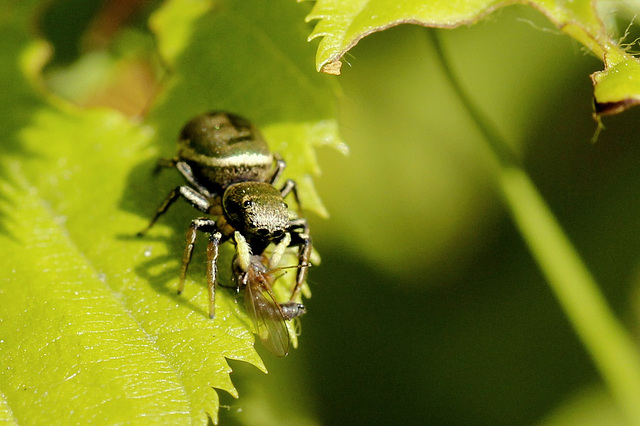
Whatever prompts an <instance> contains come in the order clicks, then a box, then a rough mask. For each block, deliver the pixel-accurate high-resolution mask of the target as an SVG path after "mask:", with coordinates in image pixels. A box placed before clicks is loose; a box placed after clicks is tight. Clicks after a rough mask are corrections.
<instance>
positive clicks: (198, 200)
mask: <svg viewBox="0 0 640 426" xmlns="http://www.w3.org/2000/svg"><path fill="white" fill-rule="evenodd" d="M179 197H182V198H184V199H185V200H186V201H187V202H188V203H189V204H191V205H192V206H193V207H194V208H196V209H198V210H200V211H201V212H203V213H209V210H210V209H211V203H210V202H209V200H208V199H207V198H206V197H205V196H204V195H202V194H200V193H198V192H197V191H196V190H195V189H193V188H191V187H189V186H184V185H183V186H178V187H177V188H174V189H173V190H172V191H171V192H169V195H167V198H165V200H164V201H163V202H162V204H160V207H158V209H157V210H156V213H155V215H154V216H153V218H151V221H150V222H149V225H147V227H146V228H145V229H143V230H142V231H140V232H138V234H137V235H138V236H139V237H142V236H143V235H145V234H146V233H147V232H148V231H149V229H151V227H153V225H154V224H155V223H156V221H157V220H158V219H159V218H160V216H162V215H163V214H165V213H166V211H167V210H168V209H169V207H170V206H171V205H172V204H173V203H174V202H175V201H176V200H177V199H178V198H179Z"/></svg>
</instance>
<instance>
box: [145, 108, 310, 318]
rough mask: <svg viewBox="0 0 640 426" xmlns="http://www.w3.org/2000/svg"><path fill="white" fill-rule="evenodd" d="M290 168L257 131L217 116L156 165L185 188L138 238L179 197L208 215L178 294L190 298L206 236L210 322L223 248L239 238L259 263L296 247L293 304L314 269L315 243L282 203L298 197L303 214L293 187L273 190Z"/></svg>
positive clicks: (192, 124) (195, 127) (185, 132)
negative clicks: (189, 281)
mask: <svg viewBox="0 0 640 426" xmlns="http://www.w3.org/2000/svg"><path fill="white" fill-rule="evenodd" d="M285 166H286V164H285V162H284V161H283V160H282V159H281V158H279V157H277V156H274V155H273V154H272V153H271V151H269V148H268V146H267V144H266V142H265V141H264V139H263V137H262V135H261V134H260V132H259V131H258V129H257V128H256V127H255V126H253V125H252V124H251V123H250V122H249V121H248V120H246V119H245V118H243V117H240V116H238V115H235V114H230V113H226V112H211V113H208V114H203V115H200V116H197V117H195V118H193V119H192V120H190V121H189V122H188V123H187V124H186V125H185V126H184V127H183V129H182V131H181V133H180V138H179V142H178V154H177V156H176V157H175V158H172V159H161V160H160V161H159V162H158V166H157V170H159V169H161V168H175V169H177V170H178V172H180V174H181V175H182V176H183V177H184V179H185V180H186V181H187V185H182V186H178V187H177V188H175V189H173V190H172V191H171V192H170V193H169V195H168V196H167V197H166V199H165V200H164V202H163V203H162V204H161V205H160V206H159V207H158V209H157V210H156V212H155V215H154V216H153V218H152V219H151V222H150V223H149V225H148V226H147V227H146V228H145V229H144V230H142V231H140V232H139V233H138V235H139V236H142V235H144V234H146V233H147V231H148V230H149V229H150V228H151V227H152V226H153V225H154V224H155V222H156V221H157V220H158V218H159V217H160V216H162V215H163V214H164V213H165V212H166V211H167V209H168V208H169V206H171V205H172V204H173V203H174V202H175V201H176V200H177V199H178V198H180V197H182V198H184V199H185V200H186V201H187V202H188V203H189V204H191V206H193V207H195V208H196V209H198V210H199V211H201V212H203V213H205V214H206V215H207V217H199V218H197V219H194V220H193V221H191V226H190V227H189V230H188V231H187V241H186V246H185V250H184V254H183V256H182V267H181V270H180V283H179V285H178V294H180V293H181V292H182V291H183V290H184V282H185V277H186V275H187V268H188V266H189V262H190V261H191V256H192V254H193V247H194V245H195V242H196V236H197V233H198V231H200V232H205V233H207V234H209V243H208V246H207V284H208V288H209V317H210V318H213V317H214V316H215V290H216V282H217V277H218V269H217V260H218V246H219V245H220V244H221V243H224V242H225V241H228V240H232V241H233V240H234V233H235V232H236V231H237V232H239V233H240V234H241V235H242V236H243V237H244V239H245V240H246V243H247V244H248V248H249V249H250V251H251V253H252V255H255V256H261V255H262V254H263V253H264V251H265V249H266V248H267V246H269V244H271V243H275V244H278V243H280V242H282V241H283V240H284V239H285V238H287V240H288V244H287V245H288V246H289V247H298V268H297V274H296V284H295V287H294V289H293V291H292V294H291V298H290V301H291V302H294V300H296V299H297V297H298V294H299V292H300V290H301V287H302V284H303V283H304V281H305V279H306V276H307V270H308V267H309V256H310V254H311V237H310V236H309V227H308V225H307V221H306V219H304V218H302V217H299V218H296V219H290V218H289V208H288V206H287V204H286V203H285V201H284V198H285V197H286V196H287V195H289V193H293V196H294V198H295V199H296V202H297V204H298V206H300V202H299V199H298V194H297V191H296V184H295V182H294V181H293V180H291V179H289V180H287V181H286V182H285V184H284V185H283V186H282V188H281V189H279V190H278V189H276V188H275V187H274V186H273V185H274V183H275V182H276V181H277V180H278V178H279V177H280V175H281V174H282V171H283V170H284V168H285ZM211 217H213V218H215V219H213V218H211ZM233 242H235V241H233ZM251 265H253V266H250V267H248V269H247V270H245V272H247V271H249V272H250V273H252V272H251V271H252V270H254V271H255V270H257V269H256V268H258V266H257V264H255V263H251Z"/></svg>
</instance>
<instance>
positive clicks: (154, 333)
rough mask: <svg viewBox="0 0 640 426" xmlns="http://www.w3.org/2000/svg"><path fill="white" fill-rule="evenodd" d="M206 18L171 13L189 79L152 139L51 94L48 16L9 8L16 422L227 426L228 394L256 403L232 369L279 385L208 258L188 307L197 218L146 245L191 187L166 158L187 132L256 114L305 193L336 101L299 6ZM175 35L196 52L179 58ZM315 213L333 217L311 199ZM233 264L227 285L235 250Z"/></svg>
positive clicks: (175, 84)
mask: <svg viewBox="0 0 640 426" xmlns="http://www.w3.org/2000/svg"><path fill="white" fill-rule="evenodd" d="M189 3H190V2H185V1H182V0H177V1H174V2H167V3H166V4H165V6H164V8H163V9H162V10H161V11H159V12H158V15H156V17H155V18H154V22H156V25H157V26H156V31H157V32H158V34H157V36H158V38H159V40H160V45H161V50H162V51H163V52H164V53H165V54H166V55H168V56H167V62H169V63H172V62H174V63H175V64H174V67H173V69H172V70H171V71H170V72H168V74H167V76H166V78H165V81H163V83H164V84H165V87H167V88H168V89H167V90H166V91H165V92H164V93H162V96H161V97H160V102H159V103H158V105H157V106H156V107H155V108H154V110H153V112H152V114H151V115H150V116H149V118H148V120H147V121H146V122H144V123H139V122H136V121H132V120H129V119H127V118H125V117H124V116H123V115H122V114H120V113H118V112H115V111H111V110H107V109H101V110H91V111H81V110H79V109H77V108H75V107H72V106H70V105H68V104H66V103H65V102H63V101H61V100H60V99H58V98H56V97H55V96H52V95H50V94H48V93H46V91H45V90H44V89H43V88H42V87H41V86H40V79H39V77H38V73H39V69H40V66H41V65H42V63H43V58H45V57H46V56H47V52H48V50H47V48H46V46H45V45H44V44H43V43H41V42H39V41H37V40H35V39H34V38H33V36H32V35H31V34H29V32H28V29H29V28H30V27H31V20H32V19H33V16H34V14H35V10H36V8H37V7H38V6H39V5H38V2H35V1H32V2H22V1H15V2H8V3H7V2H5V3H3V5H2V6H0V16H10V17H11V18H12V19H9V20H6V21H1V22H0V25H1V26H0V43H1V44H2V45H1V46H0V47H2V49H1V50H0V55H1V56H0V84H1V85H2V89H3V97H2V98H0V102H1V106H2V107H3V111H5V113H4V114H3V115H2V117H0V120H1V121H2V125H0V134H1V136H2V137H3V143H2V145H0V172H1V174H0V202H1V203H2V205H1V207H0V214H2V216H0V220H1V222H0V223H2V226H3V227H2V228H1V229H0V259H1V260H0V268H1V269H0V270H1V271H2V274H1V278H0V312H2V314H1V315H0V364H1V365H2V366H3V368H2V370H1V371H0V395H2V394H3V395H4V397H5V400H4V402H2V401H0V407H5V406H6V409H4V408H2V409H0V413H3V414H2V415H4V416H5V417H9V418H11V417H12V418H15V419H16V420H17V422H22V423H45V422H46V423H58V424H68V423H87V422H91V421H94V422H95V421H98V420H99V422H101V423H109V424H113V423H125V422H140V423H142V422H143V421H144V420H146V421H149V420H154V421H157V422H167V423H169V422H171V423H199V424H204V423H206V422H207V421H208V418H209V417H210V418H212V419H213V420H214V422H215V421H216V420H217V410H218V395H217V393H216V391H215V390H214V388H216V389H221V390H225V391H226V392H228V393H230V394H231V395H234V396H236V397H237V396H238V395H237V391H236V390H235V388H234V386H233V384H232V382H231V379H230V377H229V373H230V372H231V369H230V367H229V365H228V364H227V361H226V359H236V360H242V361H245V362H248V363H251V364H253V365H255V366H257V367H258V368H260V369H262V370H265V367H264V365H263V363H262V360H261V359H260V357H259V356H258V354H257V353H256V352H255V350H254V348H253V344H254V336H253V334H252V330H251V327H252V325H251V323H250V321H249V319H248V318H247V316H246V314H245V312H244V308H243V304H242V303H237V301H236V299H235V296H234V294H233V292H231V291H226V290H224V289H222V288H221V289H220V290H219V291H218V292H217V297H216V318H215V320H214V321H211V320H209V319H208V315H207V305H208V296H207V291H206V279H205V272H204V255H203V253H202V250H198V252H197V253H196V254H195V256H194V260H193V262H192V266H191V267H190V270H189V276H188V281H187V285H186V289H185V291H184V293H183V294H182V295H180V296H178V295H177V294H176V285H177V276H178V271H179V265H180V261H181V255H182V250H183V247H184V232H185V230H186V228H187V226H188V223H189V221H190V220H191V219H192V218H194V217H196V216H197V213H195V212H194V211H192V209H191V208H189V207H188V206H186V205H181V206H176V207H175V208H174V209H172V211H170V212H169V213H168V214H167V215H165V216H164V217H163V218H162V220H161V221H160V222H159V223H158V225H157V226H155V227H154V228H153V229H152V231H151V232H149V234H148V235H147V236H146V237H145V238H137V237H135V233H136V232H137V231H139V230H141V229H142V228H143V227H144V226H145V225H146V224H147V223H148V220H149V219H150V216H151V215H152V213H153V212H154V210H155V209H156V208H157V206H158V204H159V203H160V202H161V201H162V199H163V197H165V196H166V194H167V192H168V191H169V190H170V189H171V188H173V187H175V185H176V184H178V183H179V182H180V179H179V176H177V175H176V174H171V173H165V174H162V175H160V176H153V175H152V173H151V171H152V169H153V167H154V165H155V162H156V160H157V158H158V157H159V156H172V155H174V153H175V149H176V145H175V144H176V142H175V141H176V138H177V133H178V130H179V128H180V127H181V126H182V124H183V123H184V121H186V119H188V118H190V117H191V116H193V115H195V114H199V113H202V112H203V111H207V110H212V109H225V110H233V111H237V112H240V113H242V114H243V115H247V116H248V117H250V118H251V119H254V121H256V122H258V123H259V124H261V126H262V127H264V129H265V134H266V135H267V138H268V139H269V140H270V142H271V143H272V146H273V147H274V148H276V149H277V150H278V151H279V152H280V153H281V155H282V156H283V157H284V158H285V159H287V160H289V162H290V164H291V167H290V168H289V170H288V177H292V178H294V179H297V180H299V181H301V182H307V181H308V180H309V179H310V176H311V175H313V174H314V173H317V172H318V170H317V164H316V160H315V156H314V153H313V149H312V148H311V145H312V144H316V145H317V144H320V143H326V142H327V141H329V142H333V141H337V136H336V134H335V127H336V126H335V123H334V122H333V118H332V117H333V114H334V113H333V89H332V88H331V87H330V86H328V85H327V83H326V78H325V77H322V76H318V75H317V73H315V72H314V71H313V69H312V68H311V67H307V68H309V70H308V71H307V69H306V68H305V67H304V65H303V64H304V63H305V61H306V62H309V63H311V58H312V49H313V48H312V47H311V46H309V45H308V44H307V43H306V42H305V41H304V33H305V31H306V29H305V28H304V27H303V26H301V24H300V22H302V19H303V16H304V14H305V13H306V11H305V10H304V8H301V7H300V6H299V5H296V4H295V3H293V4H289V3H287V2H284V1H282V2H278V3H277V4H274V3H271V4H270V6H271V7H269V8H265V7H262V6H261V3H260V4H258V3H257V2H256V3H257V4H256V5H253V7H250V5H246V6H243V7H236V6H235V5H234V4H232V3H233V2H228V3H227V2H223V1H221V2H217V3H215V5H211V4H209V3H207V5H208V6H207V8H204V7H201V8H199V9H197V10H198V11H199V13H201V16H200V17H199V18H197V19H179V18H180V17H179V16H178V15H179V13H178V11H181V10H184V8H186V7H188V6H189ZM170 10H173V11H175V12H174V13H175V14H176V15H175V16H173V15H172V13H171V12H170ZM172 16H173V17H172ZM160 17H163V19H168V20H169V18H171V19H172V25H169V26H166V27H163V26H162V25H161V24H160V22H161V21H162V19H160ZM170 21H171V20H170ZM238 23H243V26H239V25H238ZM174 34H183V36H182V38H177V39H175V40H173V42H172V43H173V44H172V45H171V46H170V48H166V49H165V48H164V47H162V46H164V45H163V43H164V41H163V40H169V39H171V37H172V36H173V35H174ZM256 43H258V44H256ZM211 47H215V48H214V49H211ZM167 49H168V50H167ZM229 65H233V66H229ZM88 72H91V70H88ZM248 84H249V85H248ZM225 90H226V92H225ZM267 101H268V102H267ZM327 128H329V129H330V130H329V131H327V130H326V129H327ZM305 138H306V139H305ZM303 139H305V140H304V141H303ZM294 156H300V157H296V158H293V157H294ZM301 197H302V199H303V201H305V202H309V204H310V205H311V207H312V208H314V209H315V210H317V211H320V212H322V209H323V207H322V204H321V203H320V202H319V199H318V198H317V195H315V191H314V190H313V187H312V186H311V185H302V187H301ZM198 247H200V246H198ZM223 251H224V253H223V254H222V256H221V261H220V264H221V269H220V270H221V274H222V281H223V284H224V283H225V280H227V279H228V278H227V277H228V275H229V269H228V266H227V265H229V264H230V259H231V258H230V254H231V252H232V250H231V248H230V247H226V249H225V250H223ZM227 282H228V281H227ZM4 413H6V415H5V414H4Z"/></svg>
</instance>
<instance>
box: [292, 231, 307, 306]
mask: <svg viewBox="0 0 640 426" xmlns="http://www.w3.org/2000/svg"><path fill="white" fill-rule="evenodd" d="M289 232H290V234H291V244H290V245H289V246H290V247H294V246H298V272H297V274H296V286H295V287H294V288H293V292H292V293H291V297H290V298H289V301H291V302H293V301H295V300H297V299H298V294H299V293H300V291H301V290H302V284H304V282H305V280H306V279H307V272H308V271H309V266H310V264H309V258H310V257H311V247H312V245H311V236H310V235H309V225H308V224H307V220H306V219H295V220H292V221H291V224H290V225H289Z"/></svg>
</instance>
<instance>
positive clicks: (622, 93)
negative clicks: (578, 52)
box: [307, 0, 640, 116]
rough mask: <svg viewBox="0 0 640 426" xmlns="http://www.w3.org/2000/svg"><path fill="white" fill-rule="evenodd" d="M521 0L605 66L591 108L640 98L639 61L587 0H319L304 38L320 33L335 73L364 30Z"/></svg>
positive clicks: (618, 107)
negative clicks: (312, 23) (580, 44)
mask: <svg viewBox="0 0 640 426" xmlns="http://www.w3.org/2000/svg"><path fill="white" fill-rule="evenodd" d="M514 3H522V4H525V5H529V6H531V7H534V8H536V9H538V10H539V11H540V12H542V13H543V14H544V15H545V16H547V18H548V19H549V20H550V21H551V22H552V23H553V24H554V25H556V26H557V27H558V28H559V29H560V30H562V31H563V32H564V33H566V34H568V35H569V36H571V37H573V38H574V39H576V40H577V41H579V42H580V43H582V44H583V45H584V46H585V47H586V48H587V49H589V50H590V51H591V52H592V53H593V54H594V55H596V56H598V57H600V58H601V59H602V60H603V62H604V64H605V69H604V70H603V71H602V72H599V73H595V74H594V75H593V82H594V86H595V91H594V96H595V109H596V110H595V114H596V115H597V116H599V115H604V114H616V113H618V112H621V111H624V110H626V109H628V108H629V107H631V106H633V105H636V104H638V103H640V83H638V81H639V80H640V63H639V62H638V60H637V59H636V58H635V57H634V56H633V55H632V54H631V53H629V52H627V51H626V49H624V48H622V47H621V46H620V45H619V43H618V41H617V40H614V39H613V38H612V37H611V36H610V35H609V33H608V31H607V29H606V28H605V26H604V24H603V23H602V21H601V19H600V17H599V16H598V14H597V13H596V3H597V2H595V1H590V0H576V1H563V0H538V1H517V2H513V1H505V0H474V1H465V0H456V1H449V0H436V1H425V0H412V1H405V2H402V3H400V4H398V3H397V2H394V1H392V0H350V1H347V2H344V1H338V0H318V1H317V2H316V4H315V6H314V8H313V10H312V12H311V13H310V14H309V16H308V17H307V20H309V21H314V20H317V21H318V22H317V24H316V27H315V28H314V30H313V31H312V32H311V35H310V36H309V39H314V38H317V37H321V38H322V40H321V41H320V44H319V46H318V52H317V55H316V67H317V68H318V70H321V71H323V72H325V73H329V74H339V73H340V68H341V59H342V57H343V56H344V55H345V54H346V53H347V51H349V49H351V48H352V47H353V46H355V45H356V44H357V43H358V42H359V41H360V40H361V39H362V38H364V37H366V36H367V35H369V34H371V33H374V32H377V31H382V30H384V29H386V28H389V27H392V26H395V25H399V24H417V25H423V26H427V27H435V28H454V27H457V26H460V25H470V24H472V23H474V22H476V21H478V20H479V19H481V18H483V17H484V16H485V15H487V14H489V13H491V12H492V11H494V10H496V9H498V8H501V7H504V6H507V5H511V4H514Z"/></svg>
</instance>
